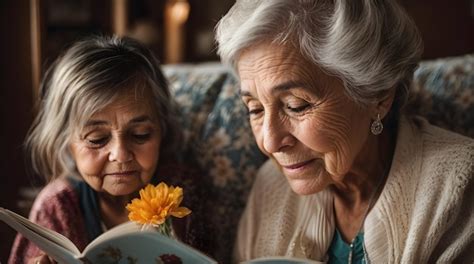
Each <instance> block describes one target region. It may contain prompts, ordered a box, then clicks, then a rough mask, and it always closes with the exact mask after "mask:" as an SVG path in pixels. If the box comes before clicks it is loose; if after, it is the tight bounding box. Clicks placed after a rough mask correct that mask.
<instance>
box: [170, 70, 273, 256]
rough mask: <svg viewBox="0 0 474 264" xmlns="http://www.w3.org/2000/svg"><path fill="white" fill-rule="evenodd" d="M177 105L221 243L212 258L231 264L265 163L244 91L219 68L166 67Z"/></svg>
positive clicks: (214, 229)
mask: <svg viewBox="0 0 474 264" xmlns="http://www.w3.org/2000/svg"><path fill="white" fill-rule="evenodd" d="M163 68H164V73H165V75H166V76H167V77H168V78H169V83H170V86H171V91H172V94H174V96H175V98H176V101H177V102H178V107H179V110H180V112H181V114H182V118H181V119H183V120H181V125H182V126H183V129H184V131H185V138H186V139H185V141H186V142H185V144H189V148H188V150H187V151H186V153H185V154H183V155H184V156H188V157H195V158H196V161H197V163H198V164H199V165H200V167H201V170H202V171H203V172H204V174H205V175H203V178H202V180H203V181H205V182H206V183H207V185H208V186H209V189H208V194H209V195H208V197H207V198H208V199H207V200H206V201H203V202H205V203H207V204H208V208H209V221H210V224H211V225H212V227H213V231H214V233H213V234H212V235H213V236H214V237H215V238H216V239H217V240H218V241H217V242H216V244H215V249H214V251H213V252H212V254H213V257H215V258H216V259H217V260H219V261H220V262H222V263H231V253H232V248H233V245H234V238H235V234H236V231H237V228H236V227H237V225H238V221H239V218H240V215H241V213H242V210H243V209H244V207H245V202H246V200H247V196H248V194H249V192H250V189H251V187H252V183H253V180H254V177H255V175H256V173H257V170H258V168H259V167H260V165H262V164H263V163H264V162H265V160H266V159H267V158H266V157H265V156H264V155H263V154H262V153H261V152H260V150H259V149H258V147H257V144H256V142H255V140H254V137H253V134H252V130H251V128H250V124H249V118H248V112H247V109H246V108H245V106H244V104H243V102H242V100H241V99H240V88H239V83H238V81H237V78H236V77H235V76H234V75H233V73H232V71H231V70H230V69H228V68H226V67H224V66H222V65H221V64H219V63H217V64H199V65H195V66H187V65H180V66H164V67H163Z"/></svg>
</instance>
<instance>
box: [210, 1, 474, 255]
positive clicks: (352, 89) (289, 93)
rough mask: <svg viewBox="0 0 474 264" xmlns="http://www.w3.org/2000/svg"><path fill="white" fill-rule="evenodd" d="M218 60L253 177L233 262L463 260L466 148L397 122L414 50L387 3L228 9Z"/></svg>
mask: <svg viewBox="0 0 474 264" xmlns="http://www.w3.org/2000/svg"><path fill="white" fill-rule="evenodd" d="M216 31H217V37H216V39H217V42H218V52H219V55H220V56H221V59H222V61H223V62H224V63H228V64H230V65H232V66H233V68H234V69H235V70H236V73H237V74H238V77H239V79H240V84H241V96H242V100H243V102H244V104H245V105H246V107H247V108H248V111H249V118H250V123H251V127H252V130H253V133H254V135H255V138H256V141H257V143H258V146H259V148H260V149H261V150H262V151H263V152H264V153H265V154H266V155H267V156H269V157H270V161H268V162H267V163H266V164H264V165H263V167H262V168H261V169H260V171H259V173H258V176H257V179H256V181H255V183H254V186H253V189H252V192H251V194H250V197H249V200H248V203H247V207H246V209H245V211H244V214H243V216H242V218H241V221H240V224H239V230H238V237H237V241H236V248H235V256H236V260H238V261H240V260H248V259H252V258H258V257H264V256H293V257H298V258H309V259H313V260H318V261H328V262H330V263H369V262H372V263H426V262H430V263H431V262H443V263H447V262H449V263H451V262H469V263H472V261H474V250H473V249H474V241H473V240H474V234H473V232H474V225H473V222H474V202H473V201H474V197H473V193H474V192H473V191H474V190H473V183H472V182H473V180H472V178H473V174H474V163H473V160H474V140H472V139H470V138H467V137H463V136H461V135H458V134H455V133H452V132H448V131H446V130H443V129H441V128H438V127H434V126H432V125H430V124H429V123H428V122H427V121H426V120H424V119H422V118H420V117H411V116H407V115H405V114H403V105H404V102H405V101H406V98H407V96H408V93H409V90H410V85H411V82H412V78H413V72H414V70H415V69H416V67H417V64H418V61H419V58H420V54H421V50H422V42H421V39H420V36H419V34H418V31H417V29H416V27H415V25H414V23H413V22H412V21H411V20H410V18H409V17H408V16H407V15H406V14H405V12H404V10H403V9H402V8H401V7H400V6H399V5H398V4H397V2H396V1H392V0H387V1H373V0H357V1H345V0H333V1H330V0H319V1H317V0H313V1H311V0H294V1H288V0H273V1H264V0H260V1H257V0H255V1H245V0H242V1H237V2H236V3H235V5H234V6H233V7H232V8H231V10H230V11H229V12H228V13H227V14H226V15H225V16H224V17H223V18H222V19H221V21H220V22H219V24H218V26H217V30H216Z"/></svg>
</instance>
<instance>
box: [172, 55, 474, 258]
mask: <svg viewBox="0 0 474 264" xmlns="http://www.w3.org/2000/svg"><path fill="white" fill-rule="evenodd" d="M163 68H164V72H165V75H166V76H167V77H168V78H169V83H170V86H171V88H172V91H173V94H174V95H175V98H176V101H177V102H178V105H179V108H180V111H181V114H182V118H181V121H182V126H183V127H184V133H185V142H184V144H185V146H187V149H186V152H185V153H183V157H184V158H189V157H191V156H192V157H196V159H197V162H198V164H199V166H200V167H202V169H203V170H204V171H205V172H206V173H205V175H204V177H203V181H205V183H206V186H209V190H208V193H209V196H208V197H209V201H206V202H207V203H208V204H209V205H210V206H212V208H210V212H212V214H210V215H209V221H211V224H212V226H213V227H214V230H213V231H214V232H213V234H209V235H212V236H214V238H215V239H217V240H218V243H216V247H215V249H214V252H213V253H214V254H213V255H214V257H216V258H217V259H218V260H220V261H221V262H223V263H229V262H230V256H231V252H232V247H233V239H234V237H235V232H236V226H237V223H238V220H239V216H240V214H241V212H242V209H243V208H244V206H245V202H246V198H247V195H248V193H249V191H250V189H251V186H252V182H253V179H254V176H255V174H256V172H257V170H258V168H259V166H260V165H261V164H262V163H263V162H264V161H265V160H266V157H265V156H264V155H262V153H261V152H260V151H259V150H258V148H257V146H256V144H255V142H254V139H253V137H252V132H251V129H250V126H249V123H248V118H247V112H246V109H245V107H244V105H243V103H242V102H241V100H240V97H239V83H238V81H237V79H236V78H235V76H234V75H233V73H232V71H231V70H230V69H228V68H226V67H224V66H222V65H221V64H219V63H208V64H197V65H166V66H164V67H163ZM406 111H407V112H408V113H411V114H418V115H422V116H425V117H426V118H427V119H428V120H430V122H432V123H434V124H436V125H439V126H441V127H445V128H447V129H450V130H453V131H456V132H458V133H461V134H464V135H467V136H469V137H473V138H474V54H472V55H465V56H462V57H453V58H443V59H438V60H433V61H424V62H422V63H421V64H420V67H419V68H418V70H417V71H416V73H415V83H414V89H413V93H412V94H411V96H410V100H409V103H408V105H407V107H406ZM203 202H205V201H203Z"/></svg>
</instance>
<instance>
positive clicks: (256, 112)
mask: <svg viewBox="0 0 474 264" xmlns="http://www.w3.org/2000/svg"><path fill="white" fill-rule="evenodd" d="M262 111H263V110H262V109H259V108H257V109H252V110H250V109H249V115H257V114H259V113H261V112H262Z"/></svg>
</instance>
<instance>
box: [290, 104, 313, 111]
mask: <svg viewBox="0 0 474 264" xmlns="http://www.w3.org/2000/svg"><path fill="white" fill-rule="evenodd" d="M309 106H310V105H309V104H304V105H301V106H297V107H292V106H290V105H287V106H286V108H287V109H288V110H290V111H291V112H294V113H300V112H303V111H304V110H306V109H307V108H308V107H309Z"/></svg>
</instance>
